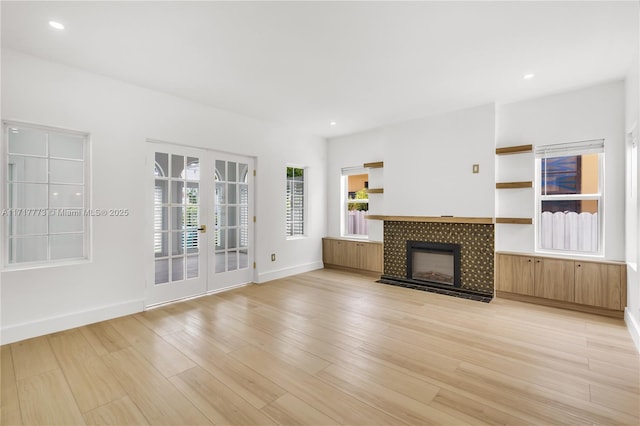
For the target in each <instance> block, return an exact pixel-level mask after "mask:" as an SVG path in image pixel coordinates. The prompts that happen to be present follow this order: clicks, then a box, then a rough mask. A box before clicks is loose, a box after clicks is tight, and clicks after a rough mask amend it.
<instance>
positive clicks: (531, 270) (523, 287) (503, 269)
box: [495, 253, 627, 317]
mask: <svg viewBox="0 0 640 426" xmlns="http://www.w3.org/2000/svg"><path fill="white" fill-rule="evenodd" d="M495 284H496V295H497V296H498V297H503V298H509V299H517V300H524V301H527V302H534V303H540V304H545V305H550V306H559V307H566V308H570V309H574V310H580V311H586V312H594V313H601V314H605V315H610V316H615V317H620V316H622V314H623V310H624V308H625V306H626V304H627V303H626V302H627V294H626V288H627V284H626V265H625V264H624V263H622V262H597V261H584V260H574V259H564V258H553V257H546V256H529V255H524V254H512V253H496V282H495Z"/></svg>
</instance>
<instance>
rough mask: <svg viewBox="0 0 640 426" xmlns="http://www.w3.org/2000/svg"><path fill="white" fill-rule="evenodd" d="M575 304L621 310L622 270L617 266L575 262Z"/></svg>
mask: <svg viewBox="0 0 640 426" xmlns="http://www.w3.org/2000/svg"><path fill="white" fill-rule="evenodd" d="M575 264H576V266H575V268H576V269H575V271H576V272H575V274H576V288H575V302H576V303H582V304H584V305H591V306H599V307H601V308H607V309H616V310H621V309H622V308H623V307H622V306H621V305H622V303H621V300H620V292H621V281H622V270H621V267H620V266H618V265H608V264H604V263H593V262H578V261H576V262H575Z"/></svg>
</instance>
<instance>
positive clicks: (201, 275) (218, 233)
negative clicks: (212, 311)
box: [146, 142, 253, 306]
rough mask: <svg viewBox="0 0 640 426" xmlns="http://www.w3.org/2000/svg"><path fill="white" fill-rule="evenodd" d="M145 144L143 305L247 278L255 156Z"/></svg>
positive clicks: (249, 272) (232, 284)
mask: <svg viewBox="0 0 640 426" xmlns="http://www.w3.org/2000/svg"><path fill="white" fill-rule="evenodd" d="M149 145H150V157H151V158H153V165H154V167H153V197H152V199H149V202H150V203H152V209H151V211H152V212H153V213H152V218H150V223H152V226H153V274H152V278H150V280H151V285H149V286H148V294H147V300H146V305H147V306H152V305H157V304H160V303H166V302H170V301H173V300H179V299H183V298H187V297H192V296H197V295H202V294H205V293H207V292H216V291H220V290H223V289H225V288H231V287H235V286H238V285H241V284H246V283H249V282H251V281H252V280H253V241H252V239H253V201H252V197H253V159H251V158H248V157H239V156H233V155H229V154H219V153H216V152H211V151H205V150H199V149H195V148H189V147H183V146H177V145H170V144H160V143H155V142H153V143H150V144H149ZM150 238H151V237H150Z"/></svg>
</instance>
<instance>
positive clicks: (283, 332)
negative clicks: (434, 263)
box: [1, 270, 640, 425]
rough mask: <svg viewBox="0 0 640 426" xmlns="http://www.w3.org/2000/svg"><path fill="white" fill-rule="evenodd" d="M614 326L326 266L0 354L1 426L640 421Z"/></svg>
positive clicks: (627, 347)
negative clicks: (396, 284) (402, 285)
mask: <svg viewBox="0 0 640 426" xmlns="http://www.w3.org/2000/svg"><path fill="white" fill-rule="evenodd" d="M639 374H640V371H639V356H638V353H637V352H636V350H635V348H634V347H633V345H632V342H631V338H630V336H629V335H628V332H627V330H626V329H625V326H624V324H623V322H622V321H621V320H614V319H610V318H604V317H599V316H595V315H589V314H582V313H575V312H570V311H563V310H558V309H554V308H546V307H540V306H535V305H530V304H525V303H521V302H515V301H507V300H494V301H493V302H492V303H490V304H486V303H481V302H473V301H468V300H463V299H457V298H453V297H448V296H441V295H437V294H431V293H426V292H421V291H416V290H409V289H404V288H399V287H392V286H387V285H383V284H376V283H375V282H374V281H373V279H371V278H368V277H362V276H358V275H354V274H348V273H343V272H338V271H331V270H321V271H315V272H311V273H307V274H303V275H298V276H295V277H291V278H287V279H282V280H278V281H274V282H271V283H268V284H265V285H252V286H247V287H244V288H240V289H236V290H234V291H230V292H227V293H222V294H218V295H213V296H208V297H203V298H200V299H195V300H191V301H186V302H182V303H177V304H173V305H170V306H165V307H163V308H158V309H155V310H151V311H148V312H145V313H141V314H137V315H132V316H128V317H123V318H119V319H115V320H111V321H106V322H102V323H98V324H93V325H89V326H86V327H81V328H78V329H74V330H69V331H66V332H62V333H55V334H52V335H48V336H44V337H39V338H35V339H30V340H27V341H23V342H18V343H14V344H11V345H5V346H2V388H1V392H2V393H1V395H2V402H1V410H2V425H20V424H24V425H38V424H61V425H73V424H116V425H125V424H153V425H156V424H171V425H191V424H193V425H195V424H212V423H213V424H234V425H254V424H255V425H270V424H285V425H293V424H309V425H323V424H349V425H377V424H390V425H403V424H417V425H425V424H444V425H464V424H473V425H477V424H535V425H541V424H554V425H555V424H629V425H638V424H639V423H640V418H639V415H640V414H639V407H640V388H639V386H640V385H639Z"/></svg>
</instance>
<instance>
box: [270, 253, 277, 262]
mask: <svg viewBox="0 0 640 426" xmlns="http://www.w3.org/2000/svg"><path fill="white" fill-rule="evenodd" d="M271 261H272V262H275V261H276V254H275V253H271Z"/></svg>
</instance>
